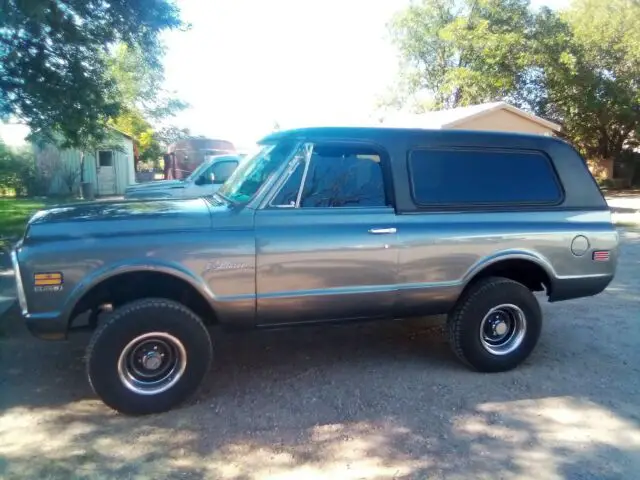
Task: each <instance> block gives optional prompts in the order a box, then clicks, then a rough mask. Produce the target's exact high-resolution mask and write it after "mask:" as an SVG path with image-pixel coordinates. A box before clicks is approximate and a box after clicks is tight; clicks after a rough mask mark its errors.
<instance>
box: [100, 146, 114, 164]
mask: <svg viewBox="0 0 640 480" xmlns="http://www.w3.org/2000/svg"><path fill="white" fill-rule="evenodd" d="M98 166H99V167H113V152H112V151H111V150H100V151H99V152H98Z"/></svg>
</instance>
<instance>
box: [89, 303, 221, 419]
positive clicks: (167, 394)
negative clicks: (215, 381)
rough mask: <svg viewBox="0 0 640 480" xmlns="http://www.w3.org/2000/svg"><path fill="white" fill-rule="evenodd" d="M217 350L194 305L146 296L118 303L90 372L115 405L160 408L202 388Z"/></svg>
mask: <svg viewBox="0 0 640 480" xmlns="http://www.w3.org/2000/svg"><path fill="white" fill-rule="evenodd" d="M212 356H213V354H212V346H211V339H210V337H209V332H207V329H206V328H205V326H204V325H203V323H202V321H201V320H200V319H199V318H198V317H197V316H196V315H195V314H194V313H193V312H192V311H191V310H189V309H188V308H186V307H185V306H184V305H181V304H179V303H177V302H173V301H171V300H164V299H159V298H158V299H156V298H151V299H144V300H138V301H135V302H132V303H129V304H127V305H124V306H122V307H121V308H118V309H117V310H116V311H114V312H113V314H112V315H111V316H110V318H109V319H108V321H106V322H105V323H104V324H103V325H102V326H100V328H98V330H96V332H95V333H94V335H93V338H92V339H91V343H90V344H89V347H88V349H87V375H88V377H89V383H90V384H91V386H92V388H93V390H94V391H95V393H96V394H97V395H98V396H99V397H100V398H101V399H102V401H103V402H104V403H106V404H107V405H108V406H110V407H111V408H113V409H114V410H117V411H119V412H122V413H126V414H132V415H141V414H148V413H158V412H163V411H166V410H169V409H171V408H173V407H174V406H176V405H177V404H179V403H181V402H182V401H184V400H185V399H186V398H187V397H189V396H190V395H191V394H192V393H193V392H194V391H195V390H196V389H197V387H198V386H199V385H200V382H201V381H202V379H203V377H204V375H205V374H206V372H207V370H208V368H209V365H210V363H211V359H212Z"/></svg>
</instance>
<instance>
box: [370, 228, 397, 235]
mask: <svg viewBox="0 0 640 480" xmlns="http://www.w3.org/2000/svg"><path fill="white" fill-rule="evenodd" d="M369 233H372V234H373V235H385V234H389V233H396V229H395V228H393V227H392V228H371V229H369Z"/></svg>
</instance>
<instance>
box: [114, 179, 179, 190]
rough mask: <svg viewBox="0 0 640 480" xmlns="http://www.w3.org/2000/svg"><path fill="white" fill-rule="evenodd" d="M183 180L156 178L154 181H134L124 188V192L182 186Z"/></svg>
mask: <svg viewBox="0 0 640 480" xmlns="http://www.w3.org/2000/svg"><path fill="white" fill-rule="evenodd" d="M184 183H185V182H184V180H158V181H154V182H145V183H135V184H133V185H129V186H128V187H127V189H126V193H130V192H133V191H135V192H139V191H141V190H142V191H145V192H146V191H149V190H164V189H166V188H174V187H178V188H179V187H184Z"/></svg>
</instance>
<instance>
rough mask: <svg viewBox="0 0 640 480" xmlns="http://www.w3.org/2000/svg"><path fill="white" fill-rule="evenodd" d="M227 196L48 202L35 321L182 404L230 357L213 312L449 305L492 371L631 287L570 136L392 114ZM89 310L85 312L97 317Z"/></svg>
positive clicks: (29, 233)
mask: <svg viewBox="0 0 640 480" xmlns="http://www.w3.org/2000/svg"><path fill="white" fill-rule="evenodd" d="M260 144H261V148H260V150H259V151H258V152H257V153H256V154H255V155H253V156H251V157H248V158H247V159H245V161H244V162H243V163H241V165H240V166H239V167H238V168H237V169H236V170H235V172H234V173H233V174H232V176H231V177H230V178H229V180H228V181H227V182H226V183H225V184H224V185H223V186H222V187H221V188H220V190H218V192H217V193H216V194H214V195H211V196H208V197H204V198H198V199H192V200H157V201H116V202H96V203H86V204H78V205H72V206H69V205H67V206H62V207H59V208H52V209H49V210H44V211H41V212H38V213H37V214H35V215H34V216H33V218H32V219H31V220H30V222H29V224H28V227H27V229H26V232H25V235H24V237H23V239H22V240H21V241H20V242H19V244H18V245H17V248H16V249H15V251H14V253H13V259H14V264H15V272H16V277H17V284H18V294H19V301H20V305H21V310H22V314H23V317H24V318H25V321H26V323H27V325H28V327H29V329H30V330H31V331H32V332H33V333H34V334H35V335H37V336H39V337H42V338H45V339H63V338H65V337H66V336H67V334H68V332H71V331H74V330H75V329H79V328H90V329H93V330H94V333H93V338H92V340H91V342H90V345H89V347H88V352H87V372H88V378H89V381H90V383H91V385H92V386H93V389H94V391H95V392H96V393H97V395H98V396H99V397H101V398H102V400H103V401H104V402H105V403H106V404H108V405H109V406H111V407H113V408H114V409H117V410H119V411H121V412H125V413H130V414H142V413H150V412H159V411H164V410H168V409H170V408H172V407H173V406H175V405H176V404H178V403H179V402H181V401H182V400H184V399H185V398H187V397H188V396H189V395H190V394H191V393H192V392H193V391H194V390H195V389H196V388H197V386H198V385H199V384H200V382H201V380H202V379H203V377H204V375H205V373H206V372H207V369H208V367H209V364H210V362H211V361H212V353H213V349H212V344H211V340H210V337H209V335H208V331H207V328H206V327H207V326H208V325H212V324H220V325H222V326H226V327H233V328H269V327H283V326H293V325H305V324H318V323H319V322H326V323H339V322H346V321H352V320H372V319H393V318H403V317H408V316H423V315H431V314H447V315H448V321H447V324H448V328H447V330H448V332H449V338H450V342H451V345H452V348H453V351H454V352H455V354H456V355H457V356H458V357H459V358H460V359H461V360H462V361H463V362H464V363H466V364H467V365H468V366H470V367H471V368H473V369H476V370H479V371H487V372H494V371H504V370H508V369H511V368H514V367H516V366H517V365H519V364H520V363H521V362H522V361H523V360H524V359H525V358H527V357H528V355H529V354H530V353H531V351H532V350H533V348H534V346H535V345H536V343H537V340H538V337H539V334H540V329H541V323H542V315H541V310H540V306H539V303H538V300H537V299H536V297H535V296H534V294H533V293H532V292H543V294H544V295H546V296H547V297H548V299H549V300H550V301H551V302H555V301H560V300H567V299H573V298H579V297H585V296H591V295H595V294H597V293H599V292H601V291H602V290H604V289H605V288H606V287H607V285H608V284H609V283H610V282H611V280H612V278H613V276H614V272H615V266H616V260H617V246H618V234H617V232H616V229H615V228H614V227H613V225H612V223H611V217H610V213H609V210H608V208H607V204H606V203H605V201H604V199H603V197H602V195H601V193H600V191H599V189H598V187H597V185H596V183H595V182H594V180H593V177H592V176H591V175H590V173H589V171H588V169H587V167H586V165H585V162H584V160H583V159H582V158H581V157H580V156H579V154H578V153H577V152H576V151H575V150H574V149H573V148H572V147H571V146H570V145H569V144H567V143H565V142H564V141H561V140H559V139H556V138H552V137H544V136H529V135H516V134H506V133H486V132H467V131H430V130H409V129H391V128H333V127H327V128H309V129H300V130H291V131H284V132H277V133H274V134H272V135H270V136H268V137H266V138H265V139H263V140H262V141H261V142H260ZM83 319H85V320H83Z"/></svg>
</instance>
